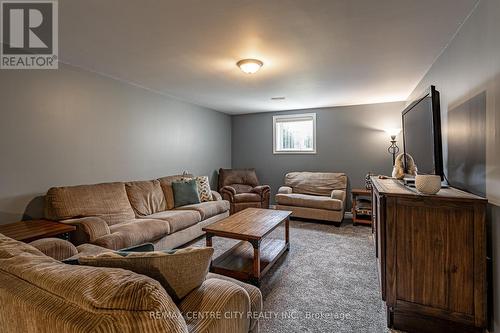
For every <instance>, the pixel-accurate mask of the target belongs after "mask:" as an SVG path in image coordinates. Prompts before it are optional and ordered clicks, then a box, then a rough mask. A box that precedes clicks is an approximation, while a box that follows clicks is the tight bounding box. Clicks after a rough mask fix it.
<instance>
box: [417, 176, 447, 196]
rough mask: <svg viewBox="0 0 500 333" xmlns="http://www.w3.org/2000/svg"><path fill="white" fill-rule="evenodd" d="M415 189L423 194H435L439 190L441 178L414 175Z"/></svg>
mask: <svg viewBox="0 0 500 333" xmlns="http://www.w3.org/2000/svg"><path fill="white" fill-rule="evenodd" d="M415 187H416V188H417V191H419V192H420V193H423V194H436V193H438V192H439V190H440V189H441V177H440V176H436V175H416V176H415Z"/></svg>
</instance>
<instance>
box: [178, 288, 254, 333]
mask: <svg viewBox="0 0 500 333" xmlns="http://www.w3.org/2000/svg"><path fill="white" fill-rule="evenodd" d="M179 309H180V310H181V313H182V314H183V316H184V319H185V320H186V323H187V325H188V327H189V331H190V332H231V333H248V331H249V329H250V316H249V315H248V313H249V312H250V297H249V296H248V293H247V292H246V291H245V289H243V288H242V287H240V286H238V285H237V284H235V283H233V282H229V281H224V280H219V279H207V280H205V282H203V284H202V285H201V286H200V287H199V288H197V289H195V290H193V291H192V292H191V293H190V294H189V295H187V296H186V297H185V298H184V299H183V300H182V301H181V303H180V304H179ZM196 314H203V315H202V316H199V315H196Z"/></svg>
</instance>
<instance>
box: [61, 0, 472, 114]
mask: <svg viewBox="0 0 500 333" xmlns="http://www.w3.org/2000/svg"><path fill="white" fill-rule="evenodd" d="M476 2H477V0H143V1H139V0H61V1H59V13H60V14H59V17H60V18H59V22H60V23H59V25H60V27H59V31H60V32H59V36H60V58H61V59H62V61H63V62H67V63H69V64H72V65H77V66H81V67H83V68H86V69H89V70H92V71H97V72H100V73H103V74H106V75H110V76H112V77H115V78H118V79H120V80H124V81H128V82H131V83H134V84H137V85H141V86H144V87H146V88H148V89H151V90H155V91H158V92H160V93H163V94H166V95H169V96H174V97H176V98H178V99H181V100H185V101H188V102H192V103H196V104H199V105H203V106H207V107H210V108H213V109H216V110H220V111H223V112H226V113H230V114H239V113H250V112H262V111H274V110H288V109H301V108H313V107H324V106H336V105H354V104H366V103H378V102H390V101H401V100H405V99H406V97H407V96H408V95H409V94H410V92H411V91H412V89H413V88H414V87H415V86H416V84H417V83H418V81H419V80H420V79H421V78H422V76H423V75H424V74H425V72H426V71H427V70H428V68H429V67H430V66H431V64H432V63H433V61H434V60H435V59H436V57H437V56H439V54H440V52H441V51H442V49H443V48H444V47H445V46H446V44H447V43H448V42H449V41H450V39H451V38H452V37H453V35H454V34H455V32H456V31H457V29H458V28H459V26H460V24H461V23H462V22H463V21H464V19H465V18H466V17H467V15H468V14H469V13H470V11H471V10H472V9H473V7H474V5H475V3H476ZM243 58H258V59H261V60H262V61H263V62H264V66H263V67H262V69H261V70H260V71H259V72H258V73H257V74H254V75H248V74H244V73H242V72H241V71H240V70H239V69H238V68H237V67H236V65H235V63H236V62H237V61H238V60H240V59H243ZM276 96H285V97H286V99H285V100H278V101H273V100H271V97H276Z"/></svg>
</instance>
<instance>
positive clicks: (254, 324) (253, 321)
mask: <svg viewBox="0 0 500 333" xmlns="http://www.w3.org/2000/svg"><path fill="white" fill-rule="evenodd" d="M207 279H219V280H224V281H229V282H233V283H235V284H237V285H238V286H240V287H242V288H243V289H245V291H246V292H247V293H248V296H250V312H251V313H252V314H253V316H252V317H251V318H250V333H258V332H259V317H260V315H261V313H262V307H263V304H262V293H261V291H260V289H259V288H257V287H255V286H252V285H251V284H248V283H245V282H241V281H238V280H236V279H233V278H230V277H227V276H224V275H219V274H214V273H208V274H207Z"/></svg>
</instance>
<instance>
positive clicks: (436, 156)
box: [402, 86, 444, 179]
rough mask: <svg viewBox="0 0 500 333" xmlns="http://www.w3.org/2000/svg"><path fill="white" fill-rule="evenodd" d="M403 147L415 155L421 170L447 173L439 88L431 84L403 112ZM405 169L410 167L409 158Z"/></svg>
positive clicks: (405, 151)
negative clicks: (408, 164) (444, 167)
mask: <svg viewBox="0 0 500 333" xmlns="http://www.w3.org/2000/svg"><path fill="white" fill-rule="evenodd" d="M402 117H403V150H404V153H405V154H407V155H410V156H411V157H413V160H414V161H415V164H416V166H417V169H418V174H434V175H439V176H441V179H443V177H444V170H443V149H442V140H441V113H440V106H439V92H438V91H437V90H436V87H434V86H431V87H430V88H429V89H427V90H426V92H425V93H424V95H423V96H421V97H419V98H417V99H416V100H414V101H413V102H412V103H410V104H409V105H408V106H407V107H406V109H404V110H403V112H402ZM404 160H405V169H406V171H408V167H407V161H406V159H404Z"/></svg>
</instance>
